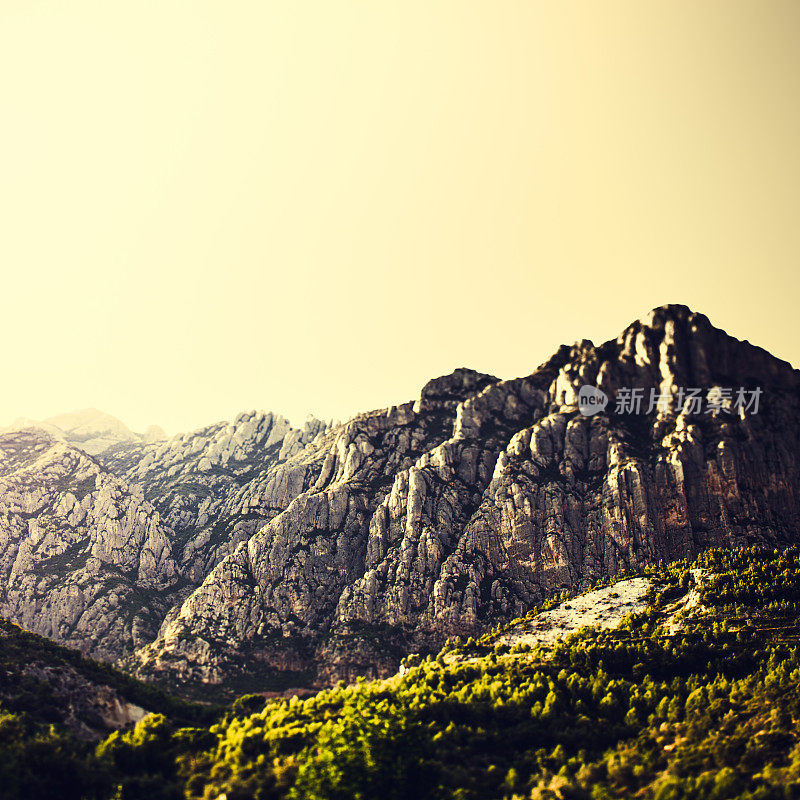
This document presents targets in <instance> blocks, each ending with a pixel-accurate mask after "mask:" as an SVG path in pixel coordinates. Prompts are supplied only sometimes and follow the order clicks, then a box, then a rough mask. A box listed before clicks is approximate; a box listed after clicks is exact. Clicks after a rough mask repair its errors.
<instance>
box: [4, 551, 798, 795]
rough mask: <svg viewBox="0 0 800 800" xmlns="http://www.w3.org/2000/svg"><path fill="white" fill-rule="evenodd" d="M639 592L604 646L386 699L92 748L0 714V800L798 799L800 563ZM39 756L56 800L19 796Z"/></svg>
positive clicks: (731, 562) (581, 641)
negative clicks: (639, 608)
mask: <svg viewBox="0 0 800 800" xmlns="http://www.w3.org/2000/svg"><path fill="white" fill-rule="evenodd" d="M649 577H650V578H651V581H652V583H651V587H650V589H649V591H648V596H647V600H648V607H647V609H646V610H645V611H643V612H641V613H637V614H635V615H629V616H628V617H626V618H625V619H624V620H623V622H622V624H620V625H619V627H617V628H615V629H613V630H605V631H601V630H597V629H595V630H592V629H588V628H584V629H582V630H580V631H579V632H578V633H576V634H574V635H572V636H570V637H568V638H567V639H566V640H562V641H560V642H558V643H557V644H556V645H555V646H554V647H550V648H545V647H543V646H535V647H533V648H530V647H529V646H528V645H526V644H517V645H515V646H514V647H513V648H512V649H511V650H509V649H508V647H507V646H506V645H502V644H499V643H498V641H499V638H500V637H501V636H502V635H504V634H506V633H508V631H509V630H512V631H513V630H514V629H515V625H516V626H517V627H519V626H524V625H527V624H529V623H530V619H527V620H525V621H521V622H518V623H512V624H511V625H510V626H505V628H504V629H503V631H498V632H496V633H495V634H491V635H488V636H486V637H484V638H483V639H481V640H480V641H478V642H474V641H472V640H470V641H469V642H467V643H462V642H454V643H451V644H450V645H449V646H448V647H446V648H445V649H444V650H443V651H442V652H441V653H439V654H438V655H437V656H435V657H434V656H428V657H426V658H424V659H423V658H420V657H419V656H412V657H410V658H409V659H407V660H406V663H405V666H404V671H403V674H401V675H397V676H395V677H394V678H390V679H388V680H385V681H372V682H365V681H362V682H359V683H358V684H356V685H355V686H351V687H344V686H341V685H340V686H338V687H336V688H333V689H329V690H325V691H323V692H320V693H319V694H317V695H316V696H314V697H311V698H308V699H305V700H300V699H298V698H293V699H292V700H290V701H289V700H282V701H273V702H270V703H268V704H267V705H264V700H263V699H262V698H261V697H257V696H248V697H244V698H240V700H238V701H237V702H236V703H235V704H234V706H233V707H232V708H231V709H229V710H228V711H227V712H226V713H224V714H223V715H222V716H221V717H220V718H219V719H218V720H217V722H216V723H215V724H213V725H211V726H210V727H206V726H204V725H202V724H200V723H199V722H198V721H195V722H194V723H193V724H192V725H189V724H188V722H187V719H186V716H185V715H184V716H183V718H181V715H180V714H178V713H176V712H175V710H171V709H169V708H166V707H165V708H163V712H165V713H161V714H154V715H150V716H148V717H145V718H144V719H143V720H142V721H141V722H139V723H138V724H137V725H136V727H135V728H134V729H132V730H129V731H127V732H115V733H112V734H111V735H110V736H109V737H108V738H106V739H105V740H104V741H102V742H101V743H100V744H99V745H97V746H93V745H88V744H86V745H81V744H79V743H78V742H77V740H76V739H75V737H74V736H70V735H68V734H66V733H64V731H63V727H59V726H57V725H56V726H53V727H46V726H45V724H44V723H43V722H42V721H41V720H37V721H35V722H34V721H27V717H26V716H25V715H24V714H19V713H13V714H6V715H4V716H3V717H2V719H0V741H2V756H1V759H2V760H0V797H45V796H47V797H93V798H101V797H102V798H110V797H117V798H145V797H146V798H148V800H157V798H220V797H223V796H224V797H225V798H226V800H245V798H247V799H248V800H249V799H250V798H259V799H261V800H263V799H264V798H284V797H286V798H296V799H297V800H301V799H305V798H331V799H333V798H336V800H350V799H351V798H362V799H364V800H366V799H368V798H379V799H380V800H392V799H394V798H396V799H397V800H401V799H402V800H405V799H406V798H412V799H413V800H425V799H426V798H564V799H566V798H628V797H641V798H659V800H666V799H667V798H676V799H677V798H709V800H712V799H713V800H725V798H795V797H800V745H798V742H799V741H800V727H799V726H798V721H799V720H800V651H799V650H798V643H799V642H800V626H799V625H798V610H799V609H800V550H799V549H798V548H790V549H788V550H784V551H780V552H771V551H769V552H765V551H757V550H736V551H719V550H718V551H709V552H707V553H706V554H704V555H702V556H701V557H700V558H698V560H697V561H696V562H694V563H688V562H680V563H676V564H672V565H670V566H667V567H663V568H660V569H657V570H653V571H652V572H651V573H649ZM531 616H532V615H529V618H530V617H531ZM22 710H24V709H21V708H18V711H22ZM152 710H159V709H155V708H153V709H152ZM37 748H38V749H37ZM41 748H44V751H42V750H41ZM48 748H49V750H48ZM41 752H47V753H52V752H56V753H57V754H58V759H59V760H58V761H57V763H58V765H59V769H61V770H62V773H63V774H64V775H65V776H66V777H65V779H64V783H63V785H64V786H65V787H67V788H65V790H64V791H63V792H61V793H57V794H42V793H40V794H36V793H35V792H31V791H30V787H27V788H26V791H25V793H19V792H20V783H19V778H18V776H19V775H24V774H25V773H26V770H28V771H29V770H30V766H29V764H30V763H32V759H37V760H39V763H42V762H41V760H40V759H41ZM70 770H72V771H71V772H70ZM76 775H78V776H79V777H77V778H74V780H75V781H76V783H74V784H71V783H69V781H71V780H73V777H70V776H76ZM15 780H16V781H17V782H16V783H15ZM80 781H83V783H82V784H81V783H80ZM72 785H74V786H75V788H76V791H73V792H70V791H68V788H69V786H72ZM34 788H35V787H34ZM15 791H16V792H18V793H17V794H14V792H15Z"/></svg>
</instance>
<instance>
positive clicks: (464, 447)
mask: <svg viewBox="0 0 800 800" xmlns="http://www.w3.org/2000/svg"><path fill="white" fill-rule="evenodd" d="M582 386H590V387H594V388H595V389H597V390H600V391H602V392H603V393H605V395H606V396H607V397H608V405H607V407H606V408H605V410H604V411H602V412H600V413H597V414H594V415H591V416H584V415H583V414H582V413H581V411H580V409H579V405H578V403H579V399H578V398H579V392H580V389H581V387H582ZM691 388H698V389H702V391H703V395H704V396H705V395H706V394H707V393H708V392H711V397H714V396H716V397H717V398H718V399H719V398H721V399H722V401H724V402H718V403H717V405H718V409H717V410H716V411H714V410H713V409H712V413H707V412H708V410H709V405H708V403H707V402H705V403H703V405H702V407H700V408H691V407H689V408H685V409H684V410H679V409H676V407H675V402H674V398H675V397H676V396H677V395H678V393H679V392H681V391H682V390H685V389H691ZM740 388H743V389H746V390H747V391H748V392H749V391H752V390H755V389H760V390H761V391H762V394H761V396H760V403H759V408H758V411H757V413H755V409H754V408H753V407H752V406H751V407H750V408H744V407H742V408H737V407H736V405H735V403H733V402H732V399H733V398H735V397H736V393H737V390H738V389H740ZM630 389H636V390H638V391H640V392H641V396H642V408H641V413H639V414H635V413H624V410H623V409H622V408H620V409H619V410H618V409H617V404H618V403H617V401H619V402H620V403H622V400H623V398H624V396H625V393H626V390H630ZM798 389H800V373H798V372H797V371H795V370H793V369H792V368H791V366H790V365H788V364H786V363H785V362H782V361H779V360H777V359H775V358H773V357H772V356H770V355H769V354H768V353H766V352H765V351H763V350H760V349H759V348H756V347H753V346H751V345H750V344H748V343H746V342H740V341H737V340H735V339H733V338H731V337H729V336H727V335H726V334H725V333H724V332H722V331H720V330H717V329H715V328H714V327H713V326H712V325H711V324H710V322H709V321H708V320H707V319H706V318H705V317H704V316H702V315H700V314H695V313H693V312H691V311H690V310H689V309H688V308H685V307H683V306H666V307H663V308H660V309H656V310H655V311H653V312H652V313H651V314H650V315H649V316H648V317H647V318H645V319H643V320H639V321H637V322H635V323H634V324H632V325H631V326H629V327H628V328H627V329H626V330H625V331H623V333H622V334H621V335H620V336H619V337H618V338H617V339H616V340H613V341H610V342H607V343H605V344H603V345H600V346H595V345H593V344H592V343H591V342H588V341H582V342H579V343H578V344H576V345H574V346H573V347H567V346H563V347H561V348H560V349H559V350H558V351H557V352H556V353H555V354H554V355H553V356H552V358H550V359H549V360H548V361H547V362H546V363H545V364H543V365H542V366H540V367H539V368H538V369H537V370H535V371H534V372H533V373H532V374H531V375H529V376H527V377H524V378H518V379H515V380H509V381H500V380H498V379H496V378H494V377H492V376H489V375H483V374H480V373H477V372H474V371H472V370H467V369H461V370H457V371H456V372H454V373H453V374H452V375H448V376H445V377H443V378H438V379H436V380H433V381H430V382H429V383H428V384H427V385H426V386H425V387H424V388H423V390H422V393H421V396H420V398H419V399H418V400H416V401H415V402H410V403H406V404H403V405H399V406H395V407H393V408H390V409H388V410H381V411H376V412H371V413H368V414H362V415H359V416H358V417H356V418H354V419H352V420H350V421H349V422H347V423H346V424H344V425H336V426H325V425H323V424H322V423H320V422H317V421H310V422H309V423H307V424H306V426H305V427H304V428H303V429H300V430H293V429H291V428H290V427H289V424H288V422H287V421H285V420H283V419H281V418H280V417H275V416H273V415H271V414H255V413H252V414H246V415H240V417H239V418H237V419H236V420H235V421H234V423H233V424H231V425H224V424H223V425H218V426H211V427H209V428H207V429H203V430H202V431H198V432H195V433H193V434H189V435H186V436H183V437H175V438H174V439H172V440H170V441H169V442H165V443H155V444H142V443H138V444H127V445H126V444H121V445H119V446H118V447H117V448H112V449H110V450H108V451H106V452H105V453H103V454H102V456H101V458H102V465H100V463H99V462H93V463H95V466H96V467H97V468H98V469H100V470H101V471H102V472H103V474H104V475H106V474H107V475H108V477H107V478H104V480H109V481H110V480H111V479H112V474H113V476H117V477H116V480H119V481H120V482H121V483H124V484H125V485H126V486H129V487H134V486H141V488H142V495H138V496H137V497H138V500H137V502H138V503H139V504H144V505H143V506H142V507H143V508H144V507H146V508H148V509H151V511H150V512H149V513H151V514H152V515H153V517H152V519H153V520H154V522H153V525H154V526H155V528H153V530H152V532H151V533H149V534H147V535H145V533H144V532H143V531H142V532H139V533H137V537H138V538H136V537H134V538H133V540H132V541H134V542H142V543H144V542H149V541H151V540H152V542H153V543H154V544H151V545H148V546H145V545H144V544H137V545H136V547H134V548H133V552H140V551H143V552H147V553H150V552H151V551H153V552H155V551H157V552H159V553H160V554H161V555H160V557H159V558H156V557H155V555H153V556H152V557H150V556H148V557H147V559H146V561H147V564H148V570H149V571H148V570H145V573H142V574H143V575H144V577H140V572H137V573H136V575H135V577H134V573H133V566H131V565H132V564H133V563H134V562H135V561H136V558H135V556H134V555H130V556H129V557H127V556H126V558H128V560H126V561H125V564H127V565H128V566H126V567H125V568H124V570H123V571H125V570H127V571H125V575H127V576H129V577H128V579H129V580H132V581H133V585H134V586H135V588H136V591H139V592H141V593H142V594H141V595H137V596H142V597H147V598H148V602H150V603H151V604H152V603H154V602H155V601H154V600H152V599H151V598H155V597H158V598H159V602H160V603H161V605H159V606H158V608H157V609H156V610H154V611H153V613H152V614H151V615H150V616H149V619H153V620H154V619H156V618H157V617H158V614H159V613H161V610H163V612H164V613H163V614H162V615H161V617H160V620H159V622H160V627H159V630H158V632H157V634H156V631H155V630H153V626H154V625H155V623H154V622H153V623H152V624H151V625H150V627H149V628H148V630H151V631H152V636H151V641H150V642H149V643H147V644H146V645H145V646H140V645H141V644H142V642H141V639H136V640H135V642H134V644H135V646H136V647H138V649H137V651H136V664H137V668H138V670H139V673H140V674H141V675H143V676H156V677H167V678H169V679H177V680H201V681H210V682H225V681H229V680H237V681H240V682H241V681H245V682H246V679H247V676H250V677H251V678H252V683H253V684H254V687H255V686H256V685H258V681H261V680H262V679H265V678H264V676H270V675H272V676H273V677H275V676H276V674H277V673H284V674H285V675H290V676H297V679H298V680H299V679H300V678H301V677H302V679H305V680H310V681H316V682H318V683H325V682H329V681H332V680H335V679H338V678H340V677H343V678H347V679H349V678H352V677H353V676H354V675H356V674H385V673H387V672H389V671H391V670H393V669H395V668H396V665H397V662H398V660H399V658H400V657H401V656H402V655H403V654H404V653H405V652H408V651H409V650H411V649H416V648H424V647H428V646H436V645H438V644H439V643H441V641H442V640H443V639H445V638H446V637H447V636H448V635H452V634H456V633H458V634H461V635H469V634H471V633H474V632H478V631H480V630H482V629H484V628H485V627H487V626H489V625H492V624H494V623H495V622H497V621H498V620H502V619H507V618H510V617H512V616H516V615H520V614H522V613H524V612H525V610H526V609H527V608H528V607H530V606H531V605H532V604H534V603H536V602H538V601H539V600H541V599H542V598H543V597H545V596H547V595H548V594H552V593H555V592H558V591H560V590H562V589H564V588H571V589H573V588H581V587H585V586H587V585H588V584H589V583H591V582H592V581H594V580H596V579H597V578H599V577H601V576H604V575H611V574H614V573H616V572H618V571H620V570H623V569H629V568H635V567H637V566H639V565H643V564H648V563H653V562H656V561H658V560H660V559H674V558H680V557H683V556H692V555H694V554H696V553H697V552H698V551H699V550H701V549H703V548H706V547H709V546H714V545H724V546H736V545H740V544H756V543H758V544H766V545H770V544H773V543H781V542H786V541H790V540H791V541H796V539H797V534H798V522H799V521H800V508H799V506H798V498H799V497H800V464H798V453H800V447H799V445H800V424H799V423H800V405H799V402H800V401H799V400H798ZM651 392H652V393H653V395H654V397H655V398H656V399H657V398H659V397H660V398H665V399H666V398H672V399H673V402H672V403H671V406H670V407H669V408H662V409H661V410H659V409H658V408H654V409H652V411H651V412H650V413H648V411H649V405H650V395H651ZM726 395H727V396H728V399H727V400H725V397H726ZM3 441H4V440H3V439H2V438H0V446H3V445H2V442H3ZM53 446H55V445H53ZM34 456H35V454H31V453H27V454H25V453H22V454H14V453H12V454H11V455H8V456H7V458H8V459H10V460H11V461H12V462H13V463H12V464H11V466H10V467H8V468H7V469H9V470H12V474H13V477H14V481H17V482H19V481H20V480H22V478H20V477H19V473H25V470H26V469H28V470H30V469H31V464H32V463H33V462H32V461H31V459H32V458H33V457H34ZM36 458H39V456H36ZM34 471H35V470H34ZM25 474H27V473H25ZM59 474H60V473H59ZM71 475H72V474H71V473H70V476H67V477H59V478H58V483H57V485H58V487H60V488H59V491H60V492H65V491H67V490H68V487H69V486H70V485H72V482H74V480H75V478H74V477H72V476H71ZM0 479H4V480H8V479H7V478H3V475H2V473H0ZM39 484H41V479H39V483H38V484H37V481H36V480H33V478H31V479H30V486H29V489H28V490H26V491H29V492H34V491H35V490H36V486H37V485H39ZM14 485H16V484H14ZM6 491H7V490H5V489H3V490H0V497H2V498H3V500H4V502H7V501H6V497H5V496H6ZM14 491H16V490H14ZM70 491H72V490H70ZM133 491H134V490H133V489H132V488H131V492H133ZM137 491H138V490H137ZM73 494H74V491H73ZM54 500H55V495H54ZM98 500H99V498H98ZM19 502H22V501H19ZM25 502H26V503H28V504H29V505H27V506H25V508H30V509H31V510H30V511H24V512H23V511H17V512H15V513H17V514H18V515H20V516H19V521H18V522H16V523H15V525H16V528H14V527H13V526H12V530H17V529H21V526H22V524H23V523H22V520H23V518H24V524H25V525H26V526H28V525H30V521H31V520H32V521H33V526H34V527H33V530H34V534H33V535H32V536H31V535H30V534H26V536H27V537H28V538H30V539H31V540H32V541H33V540H36V537H37V536H38V534H37V533H35V531H37V530H38V527H37V526H38V525H40V524H41V523H40V520H39V516H40V515H41V514H42V513H43V511H42V508H43V506H37V505H36V502H38V501H36V502H34V501H33V500H30V499H28V500H26V501H25ZM61 502H62V500H61V499H60V498H59V499H58V503H61ZM63 502H66V501H63ZM81 502H83V501H81ZM87 502H89V501H87ZM91 502H95V501H94V500H92V501H91ZM136 507H137V509H138V508H139V506H138V505H137V506H136ZM47 513H51V512H49V511H48V512H47ZM52 513H55V512H52ZM59 513H60V512H59ZM137 513H139V512H138V511H137ZM145 516H147V515H145ZM1 519H2V518H0V520H1ZM2 524H5V523H2ZM89 527H91V526H89ZM156 529H157V530H158V531H161V532H162V533H163V541H164V543H165V544H164V547H163V549H159V547H158V546H157V545H156V544H155V542H159V543H160V542H161V541H162V539H161V538H159V536H158V535H157V534H156V532H155V531H156ZM26 530H27V528H26ZM137 530H138V529H137ZM3 535H4V536H5V534H3ZM15 535H16V536H17V538H20V536H21V534H15ZM83 535H84V536H86V537H89V539H91V537H92V536H93V535H94V536H97V534H92V533H91V532H90V531H89V528H87V530H86V532H85V534H83ZM23 538H24V537H23ZM101 538H102V537H101ZM30 547H31V548H32V549H31V552H38V550H36V548H37V547H39V545H37V544H35V542H34V543H33V544H31V545H30ZM18 551H19V548H17V551H15V553H16V552H18ZM104 552H105V551H104ZM109 552H110V553H111V554H112V555H111V556H109V558H111V560H112V561H113V560H114V559H116V558H117V557H118V556H117V555H115V554H116V553H117V550H114V548H111V549H110V550H109ZM23 555H24V557H20V558H17V556H16V555H14V557H13V559H11V562H12V565H13V563H16V562H17V561H19V563H20V564H28V562H29V561H30V557H29V556H28V555H26V554H23ZM121 557H122V556H121V555H120V556H119V558H121ZM148 559H149V560H148ZM6 560H8V559H6ZM4 563H5V562H4ZM136 563H138V562H136ZM9 569H10V568H9ZM26 569H28V568H27V567H26ZM29 571H30V570H29ZM150 572H152V573H153V577H150ZM26 574H27V573H26ZM54 574H55V573H54ZM70 574H71V573H70ZM37 575H38V573H37ZM155 576H158V577H157V580H159V581H161V583H160V584H159V586H162V587H164V588H160V589H158V590H155V589H151V588H149V584H147V583H146V581H149V580H156V577H155ZM27 581H28V583H27V584H24V585H25V586H30V585H33V583H34V578H32V577H31V578H28V579H27ZM66 585H69V581H65V580H64V579H61V580H56V579H55V578H54V579H53V581H52V582H51V583H48V584H46V585H44V586H43V587H39V588H37V589H36V591H37V592H40V593H41V592H43V593H44V594H43V595H42V596H43V597H49V595H50V593H51V592H57V591H63V589H62V588H60V587H63V586H66ZM15 586H16V584H15ZM25 591H27V592H28V594H25V593H24V592H22V594H20V590H19V589H12V590H11V591H10V593H7V595H6V599H5V603H6V605H5V606H4V608H6V609H9V610H8V611H6V613H9V615H10V616H12V618H15V619H20V615H22V614H24V613H28V614H29V616H28V617H26V619H29V618H31V617H30V614H31V613H32V612H29V611H26V609H28V608H30V607H31V603H32V602H34V601H33V600H32V599H31V598H33V597H34V596H38V595H36V593H35V592H34V591H33V589H30V588H28V589H26V590H25ZM20 596H22V597H24V598H28V599H25V600H24V602H23V601H20V600H19V597H20ZM41 602H42V603H44V602H45V601H41ZM14 603H17V605H13V604H14ZM167 605H169V606H170V607H169V611H167V610H166V608H165V606H167ZM34 607H36V606H34ZM154 608H155V606H154ZM15 615H16V616H15ZM112 616H113V615H112ZM108 624H109V625H110V624H111V623H108ZM115 624H116V623H115ZM66 630H68V629H64V630H60V629H59V631H56V630H55V629H53V632H52V633H50V634H49V635H54V636H60V637H62V638H63V636H64V635H66V634H65V631H66ZM68 635H72V634H71V633H70V634H68ZM81 635H85V634H84V633H83V629H80V630H78V631H77V633H75V636H76V637H80V636H81ZM116 635H117V634H116V629H115V630H114V631H110V632H109V634H108V635H107V636H105V641H109V640H111V639H113V638H114V637H115V636H116ZM133 638H134V637H133V636H132V635H131V636H129V637H128V640H129V641H130V640H132V639H133ZM109 649H113V648H109ZM126 652H127V651H126Z"/></svg>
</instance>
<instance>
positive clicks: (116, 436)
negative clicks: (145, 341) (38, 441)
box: [5, 408, 167, 455]
mask: <svg viewBox="0 0 800 800" xmlns="http://www.w3.org/2000/svg"><path fill="white" fill-rule="evenodd" d="M30 428H33V429H35V430H42V431H44V432H46V433H48V434H50V436H52V437H53V438H54V439H58V440H59V441H64V442H67V443H68V444H73V445H76V446H77V447H79V448H80V449H81V450H83V451H84V452H86V453H88V454H89V455H97V454H98V453H102V452H103V451H104V450H108V448H109V447H113V446H115V445H118V444H128V443H132V442H139V441H144V442H157V441H161V440H163V439H166V438H167V436H166V434H165V433H164V430H163V429H162V428H160V427H159V426H158V425H151V426H150V427H148V428H147V430H146V431H145V432H144V433H143V434H138V433H134V432H133V431H131V430H130V429H129V428H128V427H127V425H125V423H124V422H122V421H121V420H119V419H117V418H116V417H112V416H111V415H110V414H105V413H104V412H102V411H98V410H97V409H95V408H87V409H84V410H83V411H73V412H70V413H68V414H58V415H56V416H54V417H48V418H47V419H44V420H35V419H29V418H27V417H20V418H19V419H17V420H15V421H14V422H13V423H12V424H11V425H10V426H9V427H8V428H6V429H5V431H6V432H10V431H23V430H27V429H30Z"/></svg>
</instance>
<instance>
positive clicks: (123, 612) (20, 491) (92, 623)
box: [0, 430, 179, 658]
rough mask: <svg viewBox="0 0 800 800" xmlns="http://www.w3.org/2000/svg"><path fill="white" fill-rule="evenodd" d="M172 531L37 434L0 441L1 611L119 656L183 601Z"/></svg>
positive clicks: (91, 466) (103, 475)
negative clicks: (177, 591)
mask: <svg viewBox="0 0 800 800" xmlns="http://www.w3.org/2000/svg"><path fill="white" fill-rule="evenodd" d="M172 538H173V534H172V531H171V530H170V529H169V528H168V527H167V526H165V525H164V523H163V521H162V520H161V519H160V517H159V515H158V513H157V512H156V510H155V509H154V508H153V507H152V505H150V503H148V502H147V501H146V500H145V499H144V497H142V495H141V492H140V491H136V490H133V489H132V488H131V487H130V486H128V485H127V484H126V483H125V482H124V481H121V480H120V479H119V478H117V477H115V476H114V475H112V474H110V473H109V472H107V471H106V470H104V469H103V468H102V467H101V466H100V465H99V464H98V463H97V462H96V461H95V460H94V459H93V458H91V457H90V456H88V455H87V454H86V453H84V452H83V451H81V450H79V449H77V448H75V447H73V446H71V445H68V444H65V443H64V442H59V441H55V440H53V439H51V438H50V437H49V436H48V435H47V434H45V433H43V432H37V431H34V430H30V431H21V432H16V433H9V434H5V435H3V436H0V575H1V576H2V577H1V578H0V614H2V615H3V616H6V617H8V618H10V619H12V620H14V621H15V622H17V623H19V624H20V625H22V626H23V627H25V628H27V629H29V630H31V631H34V632H36V633H40V634H43V635H45V636H48V637H50V638H53V639H56V640H58V641H61V642H65V643H68V644H71V645H73V646H75V647H78V648H79V649H81V650H82V651H83V652H84V653H91V654H92V655H95V656H97V657H101V658H113V657H116V656H117V655H119V654H120V653H122V652H126V651H128V652H130V651H132V650H133V649H134V648H135V647H137V646H141V645H143V644H145V643H146V642H147V641H148V640H149V639H151V638H152V637H153V636H154V635H155V633H156V631H157V630H158V625H159V623H160V621H161V619H163V617H164V615H165V614H166V612H167V610H168V609H169V608H170V606H171V605H172V604H173V603H174V602H175V600H176V599H177V595H176V594H175V592H176V589H177V587H178V585H179V576H178V570H177V565H176V563H175V559H174V558H173V555H172V547H171V540H172Z"/></svg>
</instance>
